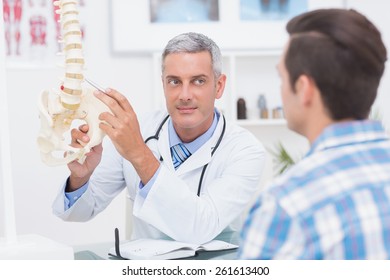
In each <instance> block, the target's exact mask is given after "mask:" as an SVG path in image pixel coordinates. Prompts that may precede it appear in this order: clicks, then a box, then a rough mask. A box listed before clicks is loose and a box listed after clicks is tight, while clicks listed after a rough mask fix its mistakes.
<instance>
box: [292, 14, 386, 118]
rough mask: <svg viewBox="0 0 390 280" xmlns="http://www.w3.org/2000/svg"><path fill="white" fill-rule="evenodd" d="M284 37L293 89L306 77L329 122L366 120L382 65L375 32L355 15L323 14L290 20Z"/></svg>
mask: <svg viewBox="0 0 390 280" xmlns="http://www.w3.org/2000/svg"><path fill="white" fill-rule="evenodd" d="M287 32H288V33H289V34H290V43H289V47H288V50H287V52H286V56H285V64H286V68H287V71H288V73H289V75H290V83H291V86H292V88H293V89H294V90H295V83H296V81H297V79H298V78H299V76H300V75H303V74H304V75H307V76H309V77H310V78H311V79H313V81H314V82H315V83H316V85H317V87H318V89H319V90H320V92H321V97H322V100H323V102H324V105H325V107H326V108H327V110H328V113H329V116H330V117H331V118H332V119H334V120H341V119H345V118H353V119H358V120H360V119H365V118H367V117H368V115H369V113H370V109H371V106H372V104H373V103H374V101H375V98H376V95H377V89H378V86H379V82H380V79H381V77H382V74H383V72H384V68H385V62H386V60H387V54H386V48H385V46H384V44H383V42H382V39H381V34H380V32H379V31H378V29H377V28H376V27H375V26H374V25H373V24H372V23H371V22H370V21H369V20H368V19H367V18H366V17H365V16H363V15H362V14H360V13H358V12H356V11H354V10H343V9H322V10H315V11H311V12H307V13H304V14H301V15H299V16H296V17H295V18H293V19H291V20H290V21H289V23H288V24H287Z"/></svg>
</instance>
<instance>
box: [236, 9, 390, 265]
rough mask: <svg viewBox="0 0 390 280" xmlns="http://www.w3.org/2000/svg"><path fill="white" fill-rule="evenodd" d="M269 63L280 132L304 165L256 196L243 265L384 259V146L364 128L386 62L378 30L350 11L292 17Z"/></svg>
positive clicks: (388, 234) (389, 159) (389, 177)
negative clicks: (280, 112)
mask: <svg viewBox="0 0 390 280" xmlns="http://www.w3.org/2000/svg"><path fill="white" fill-rule="evenodd" d="M287 31H288V33H289V34H290V39H289V41H288V43H287V45H286V47H285V50H284V54H283V56H282V58H281V60H280V62H279V64H278V71H279V74H280V78H281V94H282V99H283V104H284V110H285V112H284V113H285V115H286V118H287V122H288V127H289V128H290V129H292V130H293V131H295V132H297V133H299V134H301V135H303V136H305V137H306V138H307V139H308V140H309V141H310V143H311V149H310V151H309V152H308V154H307V155H306V157H305V158H304V159H303V160H302V161H301V162H300V163H298V164H297V165H295V166H294V167H292V168H291V169H290V170H289V171H287V172H286V173H285V174H284V175H282V176H281V177H280V178H278V179H276V180H275V181H274V182H273V184H272V185H271V186H270V187H269V188H268V189H267V190H266V191H265V192H264V193H262V194H261V196H260V197H259V198H258V200H257V201H256V203H255V204H254V206H253V207H252V209H251V211H250V214H249V217H248V218H247V221H246V223H245V225H244V228H243V232H242V236H241V237H242V247H241V249H240V252H239V257H240V258H242V259H388V258H390V245H389V244H390V141H389V137H388V135H386V133H385V131H384V129H383V127H382V125H381V123H380V122H377V121H371V120H368V116H369V114H370V110H371V106H372V104H373V103H374V100H375V98H376V95H377V89H378V86H379V83H380V79H381V77H382V74H383V72H384V67H385V62H386V59H387V58H386V48H385V46H384V44H383V42H382V39H381V34H380V32H379V31H378V30H377V28H376V27H375V26H374V25H373V24H372V23H371V22H370V21H369V20H368V19H367V18H366V17H365V16H363V15H361V14H360V13H358V12H356V11H353V10H339V9H328V10H316V11H312V12H308V13H305V14H302V15H300V16H297V17H295V18H293V19H292V20H291V21H290V22H289V23H288V25H287Z"/></svg>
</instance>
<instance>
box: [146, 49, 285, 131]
mask: <svg viewBox="0 0 390 280" xmlns="http://www.w3.org/2000/svg"><path fill="white" fill-rule="evenodd" d="M281 53H282V50H281V49H273V50H262V51H251V52H248V51H234V52H233V51H231V52H223V53H222V56H223V70H222V72H223V73H225V74H226V76H227V81H226V87H225V92H224V95H223V96H222V98H221V99H219V100H217V101H216V107H218V108H219V109H221V110H222V111H223V112H224V114H225V116H226V118H227V119H229V120H230V121H235V122H237V123H238V124H240V125H242V126H260V125H285V123H286V122H285V120H284V119H283V118H273V111H272V110H273V109H275V108H278V107H279V112H280V111H281V107H282V102H281V97H280V80H279V76H278V73H277V70H276V65H277V63H278V61H279V59H280V55H281ZM153 69H154V70H153V71H154V75H153V76H154V78H153V92H154V97H155V107H156V108H161V107H162V106H165V104H164V102H165V100H164V94H163V89H162V82H161V54H160V53H155V54H153ZM261 94H262V95H264V96H265V98H266V101H267V109H268V118H260V109H259V108H258V100H259V96H260V95H261ZM239 98H243V99H244V100H245V103H246V109H247V110H246V111H247V112H246V116H247V118H246V119H245V120H242V119H241V120H238V119H237V100H238V99H239Z"/></svg>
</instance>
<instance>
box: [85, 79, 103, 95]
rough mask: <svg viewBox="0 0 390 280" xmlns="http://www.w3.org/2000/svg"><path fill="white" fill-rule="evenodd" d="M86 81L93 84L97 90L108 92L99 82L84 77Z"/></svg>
mask: <svg viewBox="0 0 390 280" xmlns="http://www.w3.org/2000/svg"><path fill="white" fill-rule="evenodd" d="M84 81H86V82H87V83H88V84H90V85H91V86H93V87H94V88H96V89H97V90H99V91H101V92H104V93H106V90H105V89H104V88H103V87H101V86H99V85H98V84H96V83H95V82H92V81H91V80H89V79H87V78H84Z"/></svg>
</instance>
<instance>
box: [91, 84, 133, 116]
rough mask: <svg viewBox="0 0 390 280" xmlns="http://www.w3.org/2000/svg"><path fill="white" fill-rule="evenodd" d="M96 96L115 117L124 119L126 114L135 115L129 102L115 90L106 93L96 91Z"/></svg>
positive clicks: (108, 90)
mask: <svg viewBox="0 0 390 280" xmlns="http://www.w3.org/2000/svg"><path fill="white" fill-rule="evenodd" d="M94 94H95V96H96V97H97V98H98V99H100V100H101V101H102V102H103V103H104V104H106V105H107V106H108V107H109V108H110V109H111V111H112V113H114V115H115V116H117V117H119V118H122V117H123V114H124V113H125V112H128V113H131V114H134V110H133V108H132V107H131V105H130V103H129V101H127V99H126V97H124V96H123V95H122V94H120V93H119V92H117V91H115V90H113V89H107V90H106V93H102V92H100V91H95V92H94Z"/></svg>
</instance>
